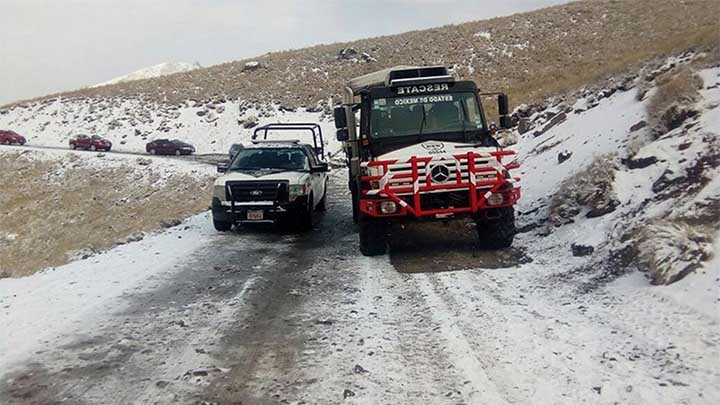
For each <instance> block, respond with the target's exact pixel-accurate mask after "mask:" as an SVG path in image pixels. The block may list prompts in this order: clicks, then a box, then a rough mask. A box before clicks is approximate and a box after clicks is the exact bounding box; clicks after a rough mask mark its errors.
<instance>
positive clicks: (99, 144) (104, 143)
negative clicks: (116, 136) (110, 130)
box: [68, 135, 112, 151]
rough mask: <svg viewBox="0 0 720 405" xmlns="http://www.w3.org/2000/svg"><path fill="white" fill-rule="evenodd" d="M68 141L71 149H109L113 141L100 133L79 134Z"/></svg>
mask: <svg viewBox="0 0 720 405" xmlns="http://www.w3.org/2000/svg"><path fill="white" fill-rule="evenodd" d="M68 143H69V144H70V148H71V149H84V150H104V151H109V150H110V148H112V142H110V141H109V140H107V139H105V138H103V137H101V136H98V135H93V136H88V135H77V136H75V137H74V138H71V139H70V141H69V142H68Z"/></svg>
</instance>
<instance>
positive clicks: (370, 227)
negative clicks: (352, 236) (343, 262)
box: [360, 218, 387, 256]
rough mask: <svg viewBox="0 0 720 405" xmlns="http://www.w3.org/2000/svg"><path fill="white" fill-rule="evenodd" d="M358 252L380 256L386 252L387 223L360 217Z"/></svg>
mask: <svg viewBox="0 0 720 405" xmlns="http://www.w3.org/2000/svg"><path fill="white" fill-rule="evenodd" d="M360 252H361V253H362V254H363V255H365V256H380V255H384V254H385V252H387V223H386V222H385V221H380V220H375V219H370V218H362V219H361V220H360Z"/></svg>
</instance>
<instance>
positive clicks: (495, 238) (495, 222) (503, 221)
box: [476, 207, 517, 249]
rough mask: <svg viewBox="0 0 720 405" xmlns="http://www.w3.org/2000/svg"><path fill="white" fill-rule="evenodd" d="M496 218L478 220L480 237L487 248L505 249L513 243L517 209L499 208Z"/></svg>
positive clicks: (483, 245)
mask: <svg viewBox="0 0 720 405" xmlns="http://www.w3.org/2000/svg"><path fill="white" fill-rule="evenodd" d="M498 213H499V214H500V215H499V217H498V218H496V219H488V220H481V221H476V226H477V232H478V239H479V240H480V244H481V245H482V247H484V248H487V249H505V248H508V247H510V246H511V245H512V243H513V239H514V238H515V234H516V233H517V230H516V229H515V210H514V209H513V207H505V208H499V209H498Z"/></svg>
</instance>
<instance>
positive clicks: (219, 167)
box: [217, 163, 229, 173]
mask: <svg viewBox="0 0 720 405" xmlns="http://www.w3.org/2000/svg"><path fill="white" fill-rule="evenodd" d="M228 166H229V164H228V163H218V165H217V172H218V173H225V172H226V171H227V169H228Z"/></svg>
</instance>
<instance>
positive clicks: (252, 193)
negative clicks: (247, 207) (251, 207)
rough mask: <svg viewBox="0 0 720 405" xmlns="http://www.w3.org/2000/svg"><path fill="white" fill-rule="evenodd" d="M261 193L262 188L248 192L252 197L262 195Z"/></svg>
mask: <svg viewBox="0 0 720 405" xmlns="http://www.w3.org/2000/svg"><path fill="white" fill-rule="evenodd" d="M262 193H263V192H262V190H253V191H251V192H250V195H251V196H253V197H259V196H261V195H262Z"/></svg>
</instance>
